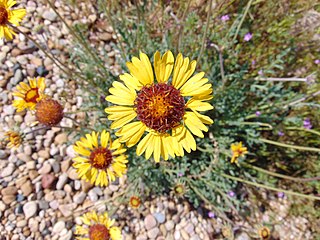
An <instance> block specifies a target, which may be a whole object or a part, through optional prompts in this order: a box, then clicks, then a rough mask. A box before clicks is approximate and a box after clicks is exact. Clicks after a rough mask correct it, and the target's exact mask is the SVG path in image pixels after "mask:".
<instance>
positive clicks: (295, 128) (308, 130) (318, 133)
mask: <svg viewBox="0 0 320 240" xmlns="http://www.w3.org/2000/svg"><path fill="white" fill-rule="evenodd" d="M286 129H288V130H298V131H305V132H309V133H313V134H316V135H318V136H320V132H318V131H316V130H312V129H306V128H298V127H286Z"/></svg>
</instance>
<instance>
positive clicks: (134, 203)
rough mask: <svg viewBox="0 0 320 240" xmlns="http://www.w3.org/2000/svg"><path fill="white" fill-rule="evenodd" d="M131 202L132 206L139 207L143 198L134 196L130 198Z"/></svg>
mask: <svg viewBox="0 0 320 240" xmlns="http://www.w3.org/2000/svg"><path fill="white" fill-rule="evenodd" d="M129 204H130V207H132V208H139V207H140V204H141V200H140V198H139V197H137V196H132V197H131V198H130V201H129Z"/></svg>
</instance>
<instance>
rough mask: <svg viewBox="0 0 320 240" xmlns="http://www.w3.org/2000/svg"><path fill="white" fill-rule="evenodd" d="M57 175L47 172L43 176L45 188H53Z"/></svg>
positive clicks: (42, 182) (42, 183)
mask: <svg viewBox="0 0 320 240" xmlns="http://www.w3.org/2000/svg"><path fill="white" fill-rule="evenodd" d="M55 180H56V177H55V176H54V175H53V174H45V175H43V176H42V179H41V185H42V187H43V188H44V189H49V188H52V187H53V185H54V182H55Z"/></svg>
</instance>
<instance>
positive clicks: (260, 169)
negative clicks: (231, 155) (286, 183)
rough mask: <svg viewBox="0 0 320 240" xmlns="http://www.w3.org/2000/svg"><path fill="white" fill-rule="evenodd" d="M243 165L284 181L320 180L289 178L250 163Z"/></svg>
mask: <svg viewBox="0 0 320 240" xmlns="http://www.w3.org/2000/svg"><path fill="white" fill-rule="evenodd" d="M241 165H243V166H245V167H247V168H251V169H254V170H256V171H259V172H262V173H265V174H268V175H271V176H274V177H278V178H283V179H287V180H291V181H296V182H310V181H318V180H320V176H319V177H312V178H296V177H290V176H287V175H283V174H280V173H275V172H270V171H268V170H265V169H262V168H259V167H256V166H253V165H251V164H249V163H245V162H243V163H241Z"/></svg>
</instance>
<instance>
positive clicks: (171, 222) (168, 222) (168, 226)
mask: <svg viewBox="0 0 320 240" xmlns="http://www.w3.org/2000/svg"><path fill="white" fill-rule="evenodd" d="M165 226H166V229H167V231H171V230H172V229H174V226H175V223H174V222H173V221H172V220H169V221H167V222H166V223H165Z"/></svg>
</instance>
